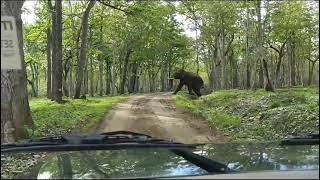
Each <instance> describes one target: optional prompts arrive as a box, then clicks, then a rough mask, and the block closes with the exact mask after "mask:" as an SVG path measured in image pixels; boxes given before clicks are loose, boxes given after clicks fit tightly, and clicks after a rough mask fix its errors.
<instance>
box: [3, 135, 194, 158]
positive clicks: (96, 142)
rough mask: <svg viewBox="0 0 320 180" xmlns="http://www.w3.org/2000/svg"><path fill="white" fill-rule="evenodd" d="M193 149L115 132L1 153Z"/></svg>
mask: <svg viewBox="0 0 320 180" xmlns="http://www.w3.org/2000/svg"><path fill="white" fill-rule="evenodd" d="M141 147H143V148H155V147H166V148H194V147H195V145H190V144H182V143H177V142H173V141H172V140H164V139H156V138H152V137H151V136H149V135H145V134H140V133H134V132H129V131H115V132H108V133H101V134H89V135H66V136H58V137H45V138H39V139H27V140H23V141H18V142H16V143H11V144H2V145H1V153H6V152H17V151H23V152H25V151H32V152H34V151H79V150H105V149H109V150H111V149H124V148H141Z"/></svg>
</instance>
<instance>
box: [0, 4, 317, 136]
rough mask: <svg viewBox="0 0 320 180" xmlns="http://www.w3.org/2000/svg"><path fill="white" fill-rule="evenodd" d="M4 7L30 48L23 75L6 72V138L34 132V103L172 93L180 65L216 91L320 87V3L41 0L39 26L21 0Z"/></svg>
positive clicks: (25, 47)
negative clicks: (38, 100) (37, 100)
mask: <svg viewBox="0 0 320 180" xmlns="http://www.w3.org/2000/svg"><path fill="white" fill-rule="evenodd" d="M7 3H8V2H7ZM2 5H3V7H2V8H1V11H2V12H3V9H4V10H6V8H7V9H10V8H11V10H12V9H13V8H16V9H14V11H10V12H7V13H9V14H10V13H11V15H13V16H14V17H16V20H17V27H18V29H20V31H19V32H18V38H19V40H20V41H19V42H21V43H20V46H21V47H20V48H21V50H22V53H23V59H22V61H23V70H22V71H11V70H1V93H2V94H5V95H4V96H2V98H1V110H3V111H2V113H1V119H5V120H3V121H1V127H5V128H1V129H2V130H1V134H2V135H3V134H5V133H4V131H3V129H10V127H14V129H16V130H14V131H10V132H14V135H13V136H14V137H15V138H19V137H26V136H27V132H26V131H24V130H23V129H24V127H25V126H28V127H33V125H34V122H33V121H32V116H31V113H30V106H29V100H28V99H31V100H32V99H33V98H38V97H40V98H47V99H50V100H52V101H54V102H57V103H59V104H63V103H65V102H67V101H69V100H70V99H86V98H88V97H106V96H117V95H126V96H127V95H128V94H136V93H149V92H159V91H161V92H168V91H173V88H174V87H173V86H172V84H171V83H170V82H171V81H170V80H171V78H172V74H173V73H174V72H176V71H177V70H179V69H184V70H187V71H190V72H193V73H195V74H198V75H200V76H201V77H202V78H203V79H204V82H205V83H204V84H205V90H206V91H207V92H213V93H214V92H216V91H220V90H228V89H241V90H256V89H261V88H263V89H264V90H265V91H268V92H275V91H277V89H279V88H284V87H308V86H318V85H319V5H318V2H316V1H261V0H258V1H107V0H95V1H85V0H83V1H71V0H66V1H60V0H57V1H50V0H49V1H44V0H39V1H37V2H36V6H35V9H34V12H35V15H36V19H35V21H34V22H33V23H23V22H22V20H21V14H22V13H28V12H24V11H25V10H24V9H23V8H22V6H23V1H21V2H17V3H15V4H13V5H10V3H9V5H8V4H6V3H2ZM12 13H13V14H12ZM186 29H189V30H188V31H189V33H188V32H187V31H186ZM190 32H192V33H190ZM6 122H10V123H6ZM12 122H13V123H12ZM2 139H3V136H2Z"/></svg>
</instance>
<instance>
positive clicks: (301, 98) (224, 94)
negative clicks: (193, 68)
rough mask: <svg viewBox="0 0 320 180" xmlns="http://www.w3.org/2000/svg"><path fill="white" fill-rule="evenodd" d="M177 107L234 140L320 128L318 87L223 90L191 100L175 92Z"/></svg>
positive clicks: (278, 137) (290, 133) (297, 132)
mask: <svg viewBox="0 0 320 180" xmlns="http://www.w3.org/2000/svg"><path fill="white" fill-rule="evenodd" d="M175 102H176V105H177V107H178V108H185V109H187V110H191V111H192V112H193V113H195V114H197V115H201V116H203V117H205V118H206V119H207V120H208V121H209V123H210V125H212V126H215V127H217V128H218V129H220V130H222V131H223V132H224V133H225V135H228V136H230V137H231V140H235V141H236V140H279V139H281V138H284V137H285V136H287V135H297V134H301V133H311V132H316V131H319V87H315V86H314V87H293V88H280V89H277V91H276V92H274V93H272V92H266V91H264V90H263V89H259V90H255V91H248V90H220V91H215V92H213V93H211V94H209V95H206V96H202V97H201V98H199V99H196V100H191V99H190V98H189V97H188V95H187V94H185V93H180V94H179V95H177V96H175Z"/></svg>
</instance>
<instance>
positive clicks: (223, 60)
mask: <svg viewBox="0 0 320 180" xmlns="http://www.w3.org/2000/svg"><path fill="white" fill-rule="evenodd" d="M224 42H225V40H224V29H222V30H221V34H220V41H219V44H218V46H219V58H220V61H221V88H222V89H226V88H227V69H226V65H227V62H226V58H225V55H224Z"/></svg>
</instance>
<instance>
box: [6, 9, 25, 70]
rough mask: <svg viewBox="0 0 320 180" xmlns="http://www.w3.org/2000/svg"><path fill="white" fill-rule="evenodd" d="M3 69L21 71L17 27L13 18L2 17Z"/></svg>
mask: <svg viewBox="0 0 320 180" xmlns="http://www.w3.org/2000/svg"><path fill="white" fill-rule="evenodd" d="M1 69H21V55H20V51H19V43H18V34H17V27H16V22H15V19H14V17H12V16H2V15H1Z"/></svg>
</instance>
